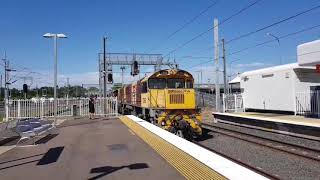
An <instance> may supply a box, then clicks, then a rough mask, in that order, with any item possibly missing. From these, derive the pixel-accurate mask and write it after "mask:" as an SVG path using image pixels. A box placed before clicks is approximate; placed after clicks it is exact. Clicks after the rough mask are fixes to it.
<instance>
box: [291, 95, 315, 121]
mask: <svg viewBox="0 0 320 180" xmlns="http://www.w3.org/2000/svg"><path fill="white" fill-rule="evenodd" d="M296 114H297V115H303V116H309V117H318V118H319V117H320V91H310V92H298V93H296Z"/></svg>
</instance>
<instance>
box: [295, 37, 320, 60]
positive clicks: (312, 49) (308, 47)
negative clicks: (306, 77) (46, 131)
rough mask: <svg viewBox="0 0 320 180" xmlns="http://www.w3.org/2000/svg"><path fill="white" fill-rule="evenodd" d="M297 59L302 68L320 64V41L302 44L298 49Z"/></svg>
mask: <svg viewBox="0 0 320 180" xmlns="http://www.w3.org/2000/svg"><path fill="white" fill-rule="evenodd" d="M297 59H298V64H299V65H301V66H315V65H317V64H320V40H315V41H311V42H307V43H304V44H300V45H299V46H298V47H297Z"/></svg>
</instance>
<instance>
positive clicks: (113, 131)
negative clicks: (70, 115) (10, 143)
mask: <svg viewBox="0 0 320 180" xmlns="http://www.w3.org/2000/svg"><path fill="white" fill-rule="evenodd" d="M0 174H1V180H5V179H10V180H11V179H41V180H42V179H114V180H116V179H119V180H123V179H139V180H144V179H161V180H163V179H175V180H176V179H177V180H178V179H184V177H183V176H182V175H180V173H179V172H178V171H176V170H175V169H174V168H173V167H172V166H171V165H169V164H168V163H167V162H166V161H165V160H164V159H163V158H162V157H161V156H160V155H158V154H157V153H156V152H155V151H154V150H153V149H152V148H151V147H149V146H148V145H147V144H146V143H144V142H143V141H142V140H141V139H139V138H138V137H137V136H136V135H135V134H134V133H133V132H132V131H131V130H129V129H128V128H127V127H126V126H125V125H124V124H122V123H121V122H120V121H119V119H110V120H105V119H95V120H89V119H78V120H69V121H65V122H63V123H62V124H61V125H60V128H59V135H58V136H56V137H55V138H53V139H51V140H50V141H48V142H47V143H45V144H39V145H37V146H25V147H16V148H14V149H12V150H9V151H7V152H5V153H4V154H1V155H0Z"/></svg>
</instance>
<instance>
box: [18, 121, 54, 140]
mask: <svg viewBox="0 0 320 180" xmlns="http://www.w3.org/2000/svg"><path fill="white" fill-rule="evenodd" d="M53 128H55V126H54V124H50V123H44V121H43V120H41V119H22V120H19V121H18V122H17V125H16V128H15V131H16V133H18V134H19V135H20V140H19V141H18V142H17V145H18V144H19V143H20V142H21V141H22V140H25V139H31V138H34V137H37V136H41V135H43V134H46V133H49V134H50V132H49V131H50V130H51V129H53Z"/></svg>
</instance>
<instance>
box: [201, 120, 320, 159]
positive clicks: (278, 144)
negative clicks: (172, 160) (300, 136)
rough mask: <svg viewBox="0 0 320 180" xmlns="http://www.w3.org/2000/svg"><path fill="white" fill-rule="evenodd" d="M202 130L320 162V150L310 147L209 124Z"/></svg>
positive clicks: (204, 125) (203, 125)
mask: <svg viewBox="0 0 320 180" xmlns="http://www.w3.org/2000/svg"><path fill="white" fill-rule="evenodd" d="M202 127H203V128H204V129H207V130H209V131H211V132H215V133H218V134H222V135H224V136H228V137H231V138H235V139H239V140H242V141H246V142H249V143H252V144H255V145H259V146H264V147H267V148H270V149H273V150H277V151H281V152H284V153H288V154H291V155H295V156H299V157H302V158H306V159H309V160H313V161H318V162H320V150H319V149H314V148H310V147H305V146H301V145H297V144H292V143H288V142H283V141H279V140H275V139H269V138H266V137H261V136H258V135H254V134H249V133H245V132H241V131H238V130H232V129H229V128H224V127H220V126H215V125H211V124H202Z"/></svg>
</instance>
